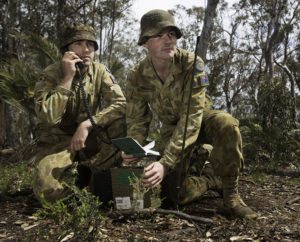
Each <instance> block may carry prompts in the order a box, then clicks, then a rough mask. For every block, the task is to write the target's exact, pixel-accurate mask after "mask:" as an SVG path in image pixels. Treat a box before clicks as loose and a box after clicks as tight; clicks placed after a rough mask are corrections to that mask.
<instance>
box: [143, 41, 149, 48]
mask: <svg viewBox="0 0 300 242" xmlns="http://www.w3.org/2000/svg"><path fill="white" fill-rule="evenodd" d="M143 46H144V47H145V48H147V49H149V45H148V40H147V41H146V42H145V43H144V44H143Z"/></svg>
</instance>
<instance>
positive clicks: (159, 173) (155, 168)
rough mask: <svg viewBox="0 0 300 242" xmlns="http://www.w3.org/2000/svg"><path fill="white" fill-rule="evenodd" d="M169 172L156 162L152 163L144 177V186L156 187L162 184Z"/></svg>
mask: <svg viewBox="0 0 300 242" xmlns="http://www.w3.org/2000/svg"><path fill="white" fill-rule="evenodd" d="M166 173H167V170H166V168H165V166H164V165H162V164H161V163H160V162H158V161H156V162H153V163H151V164H150V165H149V166H147V167H146V169H145V175H144V176H143V185H144V186H145V187H155V186H157V185H158V184H160V183H161V182H162V180H163V179H164V177H165V175H166Z"/></svg>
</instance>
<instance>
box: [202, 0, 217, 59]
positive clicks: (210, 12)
mask: <svg viewBox="0 0 300 242" xmlns="http://www.w3.org/2000/svg"><path fill="white" fill-rule="evenodd" d="M218 3H219V0H208V1H207V7H206V9H205V17H204V24H203V28H202V31H201V35H200V42H199V50H198V53H197V55H198V56H200V57H201V58H202V59H203V61H204V62H205V61H206V54H207V49H208V43H209V41H210V37H211V32H212V29H213V27H214V18H215V16H216V9H217V5H218Z"/></svg>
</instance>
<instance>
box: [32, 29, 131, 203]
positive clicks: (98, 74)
mask: <svg viewBox="0 0 300 242" xmlns="http://www.w3.org/2000/svg"><path fill="white" fill-rule="evenodd" d="M97 49H98V44H97V42H96V40H95V35H94V29H93V28H92V27H89V26H84V25H71V26H69V27H68V28H67V29H66V31H65V36H64V38H63V42H62V44H61V46H60V50H61V52H62V54H63V57H62V59H61V60H60V61H59V62H56V63H54V64H52V65H50V66H48V67H47V68H46V69H45V70H44V71H43V72H42V74H41V75H40V78H39V80H38V82H37V83H36V86H35V111H36V114H37V116H38V131H37V133H38V152H37V155H36V157H35V159H36V160H37V161H38V163H37V166H36V172H35V180H34V186H33V189H34V193H35V194H36V196H37V197H38V198H40V196H41V195H42V194H43V196H44V198H45V199H46V201H49V202H54V201H56V200H57V199H61V198H63V197H65V196H66V195H67V194H68V193H69V192H70V191H69V190H68V189H66V188H65V187H64V186H63V185H62V182H66V183H68V184H71V183H72V181H74V180H75V178H76V176H79V177H80V180H81V181H82V184H84V183H85V185H87V184H89V185H91V180H92V179H91V177H92V175H93V174H95V172H98V171H101V170H106V169H108V168H110V167H112V166H113V165H114V164H115V162H116V159H117V160H120V161H121V156H120V152H117V150H116V148H115V147H113V146H112V145H108V144H106V143H104V142H102V140H100V139H99V138H98V137H97V136H96V134H95V131H94V130H93V127H92V124H91V121H90V120H89V119H88V116H87V112H86V109H85V107H84V100H83V97H82V94H81V92H80V88H79V76H80V75H79V73H78V71H80V72H81V76H82V83H83V87H84V90H85V92H86V97H87V101H88V106H89V108H90V112H91V115H92V117H93V119H94V121H95V124H96V125H97V127H98V128H99V130H100V132H101V133H102V135H103V136H105V137H106V138H114V137H122V136H124V135H125V134H126V125H125V106H126V105H125V104H126V101H125V97H124V95H123V93H122V91H121V89H120V86H119V85H118V84H117V83H116V80H115V78H114V77H113V76H112V74H111V73H110V72H109V71H108V70H107V68H106V67H105V66H104V65H103V64H100V63H96V62H94V61H93V60H94V55H95V51H96V50H97ZM77 62H81V63H82V64H83V67H82V68H81V69H80V70H79V69H78V70H77V71H76V68H75V63H77ZM94 157H96V158H94ZM92 158H93V159H92ZM83 161H84V163H85V164H86V166H81V165H80V164H82V162H83ZM76 163H79V166H78V167H79V168H80V169H79V174H76V173H74V170H75V171H76V169H74V167H75V165H74V164H76ZM78 167H77V168H78ZM74 176H75V178H74ZM79 185H80V184H79Z"/></svg>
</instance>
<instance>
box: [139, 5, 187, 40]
mask: <svg viewBox="0 0 300 242" xmlns="http://www.w3.org/2000/svg"><path fill="white" fill-rule="evenodd" d="M168 27H172V28H174V30H175V32H176V37H177V39H179V38H180V37H181V36H182V33H181V31H180V29H179V28H178V27H177V26H176V25H175V21H174V18H173V16H172V15H171V14H170V13H168V12H167V11H164V10H160V9H154V10H151V11H149V12H147V13H145V14H144V15H143V17H142V19H141V34H140V38H139V42H138V45H142V44H144V43H145V42H146V40H147V37H150V36H153V35H156V34H158V33H160V32H161V31H163V30H164V29H165V28H168Z"/></svg>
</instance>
